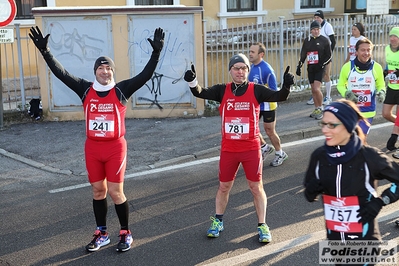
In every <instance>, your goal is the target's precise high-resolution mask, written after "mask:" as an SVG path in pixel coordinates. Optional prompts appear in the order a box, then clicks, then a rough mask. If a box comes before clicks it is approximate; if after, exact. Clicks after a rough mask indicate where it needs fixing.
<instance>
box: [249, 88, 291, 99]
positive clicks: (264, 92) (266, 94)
mask: <svg viewBox="0 0 399 266" xmlns="http://www.w3.org/2000/svg"><path fill="white" fill-rule="evenodd" d="M254 90H255V97H256V99H257V100H258V102H259V103H262V102H282V101H285V100H287V98H288V95H289V94H290V88H281V90H279V91H274V90H271V89H269V88H268V87H266V86H265V85H261V84H255V88H254Z"/></svg>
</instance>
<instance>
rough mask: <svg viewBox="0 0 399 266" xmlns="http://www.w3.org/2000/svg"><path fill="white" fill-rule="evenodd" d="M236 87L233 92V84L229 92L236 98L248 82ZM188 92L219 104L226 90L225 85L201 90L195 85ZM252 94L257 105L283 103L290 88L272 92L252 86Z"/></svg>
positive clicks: (244, 90) (258, 86)
mask: <svg viewBox="0 0 399 266" xmlns="http://www.w3.org/2000/svg"><path fill="white" fill-rule="evenodd" d="M237 87H238V88H237V90H236V91H234V90H235V89H236V86H235V84H234V83H233V84H232V86H231V90H232V92H233V94H235V95H236V96H241V95H243V94H244V93H245V92H246V91H247V89H248V82H245V83H243V84H240V85H237ZM190 90H191V93H192V94H193V95H194V96H195V97H198V98H201V99H207V100H213V101H217V102H221V101H222V99H223V96H224V92H225V90H226V84H216V85H213V86H211V87H209V88H202V87H201V86H200V85H197V86H196V87H194V88H190ZM254 93H255V98H256V100H257V101H258V103H262V102H281V101H285V100H286V99H287V98H288V95H289V94H290V88H284V87H283V88H282V89H281V90H279V91H273V90H271V89H269V88H268V87H266V86H264V85H261V84H254Z"/></svg>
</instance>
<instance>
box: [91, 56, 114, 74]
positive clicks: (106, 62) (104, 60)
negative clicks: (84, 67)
mask: <svg viewBox="0 0 399 266" xmlns="http://www.w3.org/2000/svg"><path fill="white" fill-rule="evenodd" d="M100 65H109V66H110V67H111V69H112V72H114V73H115V63H114V61H112V59H111V58H109V57H108V56H100V57H99V58H97V60H96V62H95V63H94V74H96V70H97V68H98V67H99V66H100Z"/></svg>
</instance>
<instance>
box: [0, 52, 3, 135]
mask: <svg viewBox="0 0 399 266" xmlns="http://www.w3.org/2000/svg"><path fill="white" fill-rule="evenodd" d="M2 129H3V75H2V73H1V46H0V130H2Z"/></svg>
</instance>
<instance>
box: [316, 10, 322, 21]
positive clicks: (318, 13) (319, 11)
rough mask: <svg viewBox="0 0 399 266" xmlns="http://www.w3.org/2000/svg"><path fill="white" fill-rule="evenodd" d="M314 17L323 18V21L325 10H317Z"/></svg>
mask: <svg viewBox="0 0 399 266" xmlns="http://www.w3.org/2000/svg"><path fill="white" fill-rule="evenodd" d="M314 16H315V17H316V16H317V17H321V18H322V19H324V12H323V10H317V11H316V13H314Z"/></svg>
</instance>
